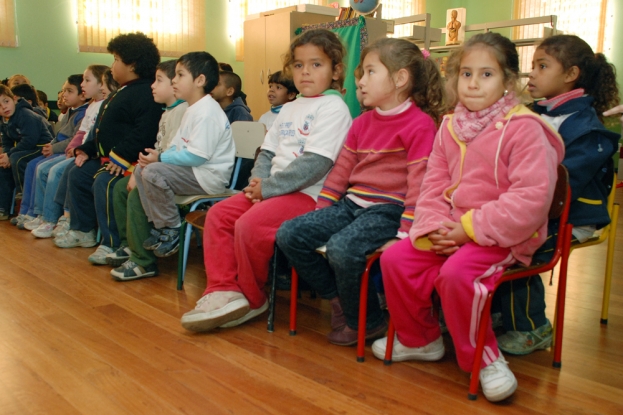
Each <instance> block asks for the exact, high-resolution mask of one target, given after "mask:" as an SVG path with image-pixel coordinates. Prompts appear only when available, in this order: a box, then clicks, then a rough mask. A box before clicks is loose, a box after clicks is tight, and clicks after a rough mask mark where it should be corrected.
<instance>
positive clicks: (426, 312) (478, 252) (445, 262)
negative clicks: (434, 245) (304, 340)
mask: <svg viewBox="0 0 623 415" xmlns="http://www.w3.org/2000/svg"><path fill="white" fill-rule="evenodd" d="M514 262H515V259H514V258H513V256H512V255H511V252H510V249H508V248H500V247H497V246H480V245H478V244H476V243H474V242H469V243H467V244H465V245H463V246H461V248H459V250H458V251H457V252H455V253H454V254H452V255H450V256H445V255H437V254H435V253H433V252H431V251H420V250H417V249H415V248H414V247H413V244H412V242H411V241H410V240H409V239H408V238H407V239H404V240H402V241H400V242H398V243H396V244H394V245H393V246H392V247H391V248H389V249H388V250H387V251H385V252H384V253H383V255H382V256H381V269H382V272H383V284H384V286H385V295H386V298H387V306H388V308H389V313H390V316H391V319H392V321H393V323H394V327H395V328H396V333H397V335H398V339H399V340H400V343H402V344H403V345H405V346H407V347H422V346H425V345H427V344H429V343H431V342H433V341H434V340H436V339H438V338H439V336H441V331H440V329H439V321H438V320H437V319H436V318H435V317H434V316H433V312H432V311H433V308H432V306H433V304H432V299H431V296H432V293H433V289H435V290H437V293H438V294H439V297H440V298H441V303H442V307H443V314H444V317H445V320H446V325H447V327H448V330H449V331H450V334H451V335H452V341H453V342H454V347H455V349H456V356H457V360H458V362H459V366H460V367H461V369H463V370H465V371H467V372H470V371H471V370H472V366H473V364H474V350H475V348H476V341H477V337H478V324H479V322H480V314H481V312H482V309H483V307H484V304H485V301H486V299H487V295H488V293H489V290H491V289H493V286H494V284H495V282H496V281H497V280H498V279H499V278H500V277H501V276H502V273H503V272H504V270H505V269H506V268H507V267H508V266H509V265H512V264H513V263H514ZM498 355H499V351H498V345H497V340H496V338H495V334H494V332H493V330H492V329H491V324H490V323H489V327H488V329H487V338H486V342H485V349H484V353H483V359H482V367H485V366H488V365H489V364H491V363H493V362H494V361H495V360H496V359H497V358H498Z"/></svg>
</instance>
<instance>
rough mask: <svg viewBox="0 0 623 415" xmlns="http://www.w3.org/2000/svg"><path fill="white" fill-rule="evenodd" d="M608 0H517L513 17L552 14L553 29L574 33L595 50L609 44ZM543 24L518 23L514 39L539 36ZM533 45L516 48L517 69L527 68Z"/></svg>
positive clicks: (520, 17)
mask: <svg viewBox="0 0 623 415" xmlns="http://www.w3.org/2000/svg"><path fill="white" fill-rule="evenodd" d="M609 3H610V2H609V1H608V0H547V1H545V0H519V1H517V2H516V3H515V18H518V19H522V18H527V17H538V16H546V15H552V14H553V15H556V16H557V24H556V29H557V30H559V31H562V32H564V33H565V34H574V35H577V36H579V37H581V38H582V39H584V40H585V41H586V43H588V44H589V45H590V46H591V47H592V48H593V50H594V51H595V52H607V51H609V50H610V48H611V39H612V33H611V32H612V29H613V22H612V19H611V18H610V17H609V16H611V15H612V13H608V10H607V9H608V6H609ZM543 26H544V25H531V26H524V27H518V28H516V29H515V30H514V33H513V36H514V38H515V39H527V38H528V39H529V38H540V37H542V36H543V30H544V28H543ZM534 50H535V46H526V47H521V48H519V54H520V60H521V71H522V72H530V69H531V67H532V55H533V54H534Z"/></svg>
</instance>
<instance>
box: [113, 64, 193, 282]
mask: <svg viewBox="0 0 623 415" xmlns="http://www.w3.org/2000/svg"><path fill="white" fill-rule="evenodd" d="M175 66H176V61H174V60H170V61H166V62H161V63H159V64H158V66H157V69H156V81H155V82H154V83H153V84H152V85H151V90H152V91H153V95H154V101H156V102H157V103H159V104H163V105H164V106H165V109H164V112H163V113H162V118H160V124H159V127H158V136H157V138H156V145H155V149H156V150H157V151H158V152H159V153H162V152H163V151H166V150H167V149H168V148H169V147H170V146H171V141H172V140H173V137H174V136H175V134H176V133H177V130H178V129H179V127H180V124H181V122H182V118H183V116H184V114H185V113H186V110H187V109H188V103H187V102H185V101H184V100H181V99H177V98H176V97H175V91H174V89H173V79H174V78H175ZM139 165H140V163H139ZM142 167H144V166H142ZM113 205H114V208H115V218H116V219H117V229H118V230H119V240H120V241H121V246H120V248H119V249H117V250H116V251H115V252H112V253H110V254H108V255H106V263H107V264H108V265H111V266H113V267H116V268H114V269H113V270H111V271H110V275H112V277H113V278H114V279H115V280H117V281H131V280H136V279H139V278H146V277H155V276H156V275H158V266H157V265H156V256H155V255H154V253H153V251H150V250H148V249H145V248H143V241H144V240H145V239H147V238H148V237H149V234H150V232H151V229H152V226H151V224H150V223H149V221H148V219H147V215H146V214H145V209H143V205H142V204H141V200H140V197H139V194H138V189H137V188H136V176H135V175H134V174H132V175H130V176H127V177H124V178H123V179H121V180H120V181H119V183H118V184H117V185H116V186H115V189H114V190H113Z"/></svg>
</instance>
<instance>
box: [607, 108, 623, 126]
mask: <svg viewBox="0 0 623 415" xmlns="http://www.w3.org/2000/svg"><path fill="white" fill-rule="evenodd" d="M616 114H623V105H618V106H616V107H614V108H610V109H609V110H608V111H606V112H604V116H606V117H609V116H611V115H616ZM621 122H622V123H623V115H621Z"/></svg>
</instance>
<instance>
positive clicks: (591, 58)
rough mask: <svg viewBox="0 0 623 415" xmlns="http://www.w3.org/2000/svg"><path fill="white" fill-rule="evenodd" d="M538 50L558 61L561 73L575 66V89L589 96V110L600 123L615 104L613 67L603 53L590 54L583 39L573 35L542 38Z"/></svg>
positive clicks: (616, 96)
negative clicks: (591, 107) (591, 104)
mask: <svg viewBox="0 0 623 415" xmlns="http://www.w3.org/2000/svg"><path fill="white" fill-rule="evenodd" d="M538 49H541V50H543V52H545V53H546V54H548V55H549V56H551V57H553V58H554V59H556V60H557V61H558V62H560V64H561V65H562V67H563V69H564V70H565V71H566V70H568V69H569V68H572V67H574V66H577V67H578V69H579V70H580V75H579V76H578V79H577V80H576V81H575V88H583V89H584V92H585V93H586V94H588V95H590V96H591V97H593V99H594V101H593V108H595V111H596V112H597V116H598V117H599V119H600V120H601V121H602V122H603V118H604V117H603V115H602V113H603V112H604V111H606V110H607V109H609V108H611V107H614V106H616V105H618V104H619V87H618V86H617V82H616V79H617V78H616V69H615V67H614V66H613V65H612V64H610V63H609V62H608V61H607V60H606V57H605V56H604V55H603V53H594V52H593V49H591V47H590V46H589V45H588V43H586V42H585V41H584V40H582V39H581V38H579V37H577V36H574V35H556V36H551V37H548V38H547V39H545V40H544V41H543V42H542V43H541V44H540V45H539V47H538Z"/></svg>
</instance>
